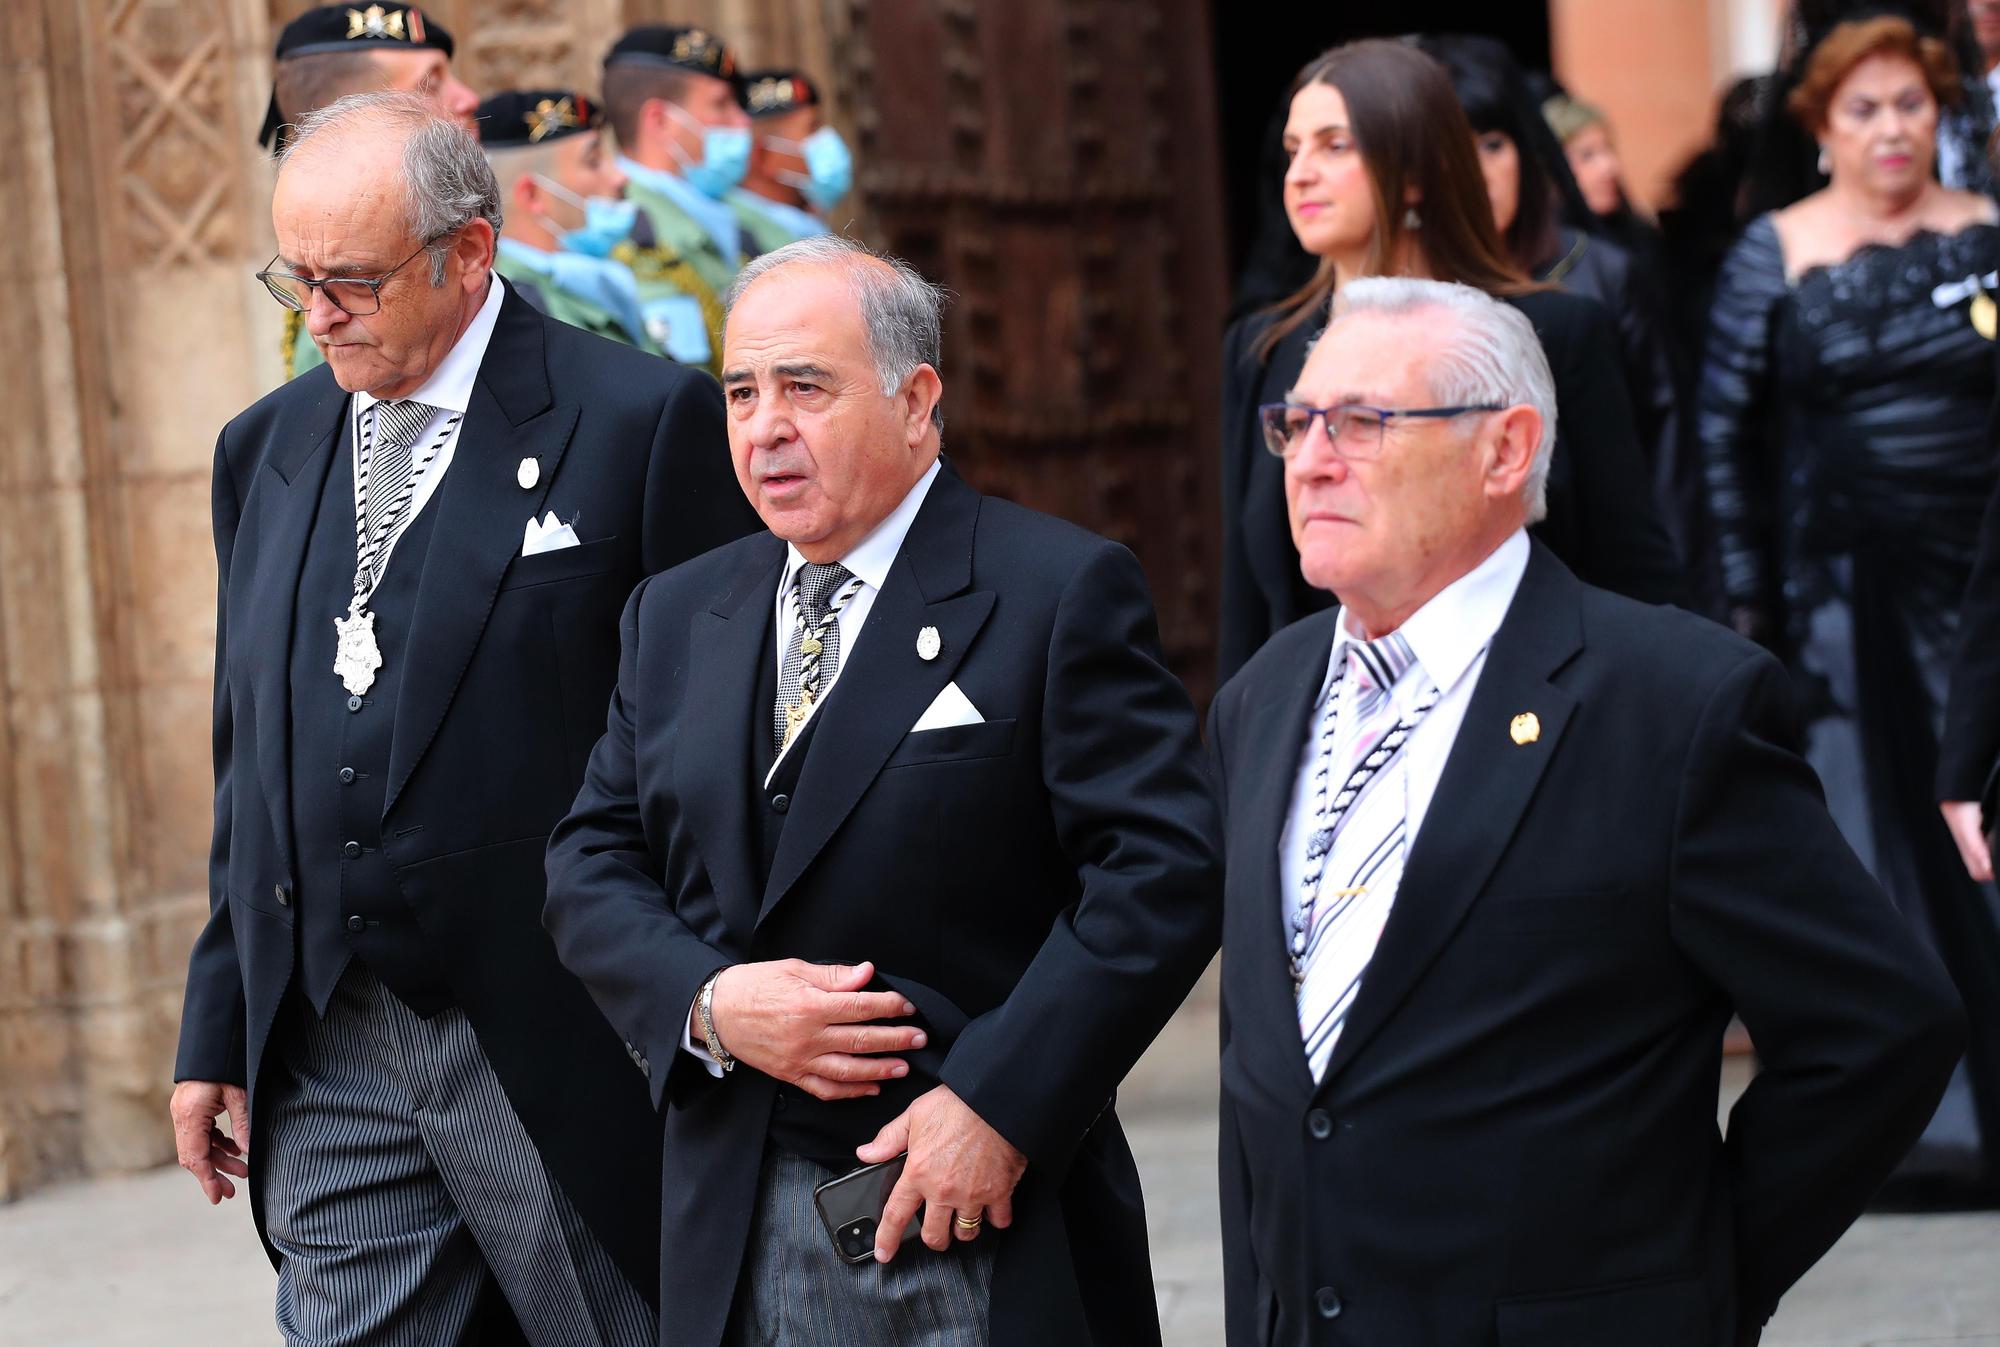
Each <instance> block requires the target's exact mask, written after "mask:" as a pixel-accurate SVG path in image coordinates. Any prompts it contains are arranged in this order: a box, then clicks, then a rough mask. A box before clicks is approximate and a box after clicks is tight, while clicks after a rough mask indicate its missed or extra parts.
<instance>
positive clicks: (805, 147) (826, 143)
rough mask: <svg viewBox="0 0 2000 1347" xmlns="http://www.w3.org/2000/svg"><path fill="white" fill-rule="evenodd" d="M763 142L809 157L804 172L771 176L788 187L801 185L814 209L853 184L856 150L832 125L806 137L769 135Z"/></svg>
mask: <svg viewBox="0 0 2000 1347" xmlns="http://www.w3.org/2000/svg"><path fill="white" fill-rule="evenodd" d="M764 143H765V144H766V145H768V146H770V147H771V148H772V149H774V150H776V151H777V152H778V153H779V154H796V155H797V156H798V157H799V158H801V159H803V160H805V161H806V171H805V172H804V173H776V174H773V175H772V176H773V177H775V178H777V180H778V181H779V182H782V183H784V184H785V185H786V186H787V187H796V188H798V189H799V195H800V196H802V197H804V198H805V199H806V202H807V204H808V205H810V206H811V207H812V208H813V209H814V210H825V209H826V208H827V207H829V206H831V205H832V204H833V203H834V202H836V201H838V200H840V198H842V197H844V196H846V195H847V194H848V192H849V191H850V190H852V188H853V187H854V154H853V152H852V151H851V150H849V149H848V148H847V142H846V141H845V140H843V139H841V136H840V132H838V131H836V130H834V129H833V128H832V127H830V126H822V127H821V128H820V129H819V130H817V131H815V132H813V133H812V134H811V135H809V136H807V137H806V138H805V139H804V140H787V139H786V138H785V137H783V136H766V137H765V138H764Z"/></svg>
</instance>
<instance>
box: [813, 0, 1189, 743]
mask: <svg viewBox="0 0 2000 1347" xmlns="http://www.w3.org/2000/svg"><path fill="white" fill-rule="evenodd" d="M1207 8H1208V7H1207V5H1206V4H1204V3H1202V0H1008V3H1006V4H981V3H975V0H844V4H843V9H842V10H837V11H835V12H834V13H833V14H831V15H830V17H831V18H832V20H833V25H834V29H835V31H834V33H833V50H834V53H835V58H836V62H837V64H838V66H839V67H840V68H839V70H838V75H839V84H840V86H841V93H842V95H843V96H844V102H845V103H846V107H845V109H844V111H845V112H846V113H847V114H848V116H849V117H850V118H851V122H852V125H853V128H854V132H855V135H856V139H857V142H858V143H857V144H856V147H855V154H856V160H857V163H858V166H859V175H858V181H859V185H860V189H861V190H860V192H859V193H858V196H859V198H860V200H861V202H862V208H863V209H864V210H865V212H866V214H865V215H864V216H863V217H862V218H861V219H860V220H858V221H857V224H858V226H859V227H858V228H857V229H855V230H853V231H851V232H857V233H859V234H860V235H861V236H862V237H865V238H868V239H870V240H871V241H872V242H876V243H879V244H880V245H881V246H883V247H886V248H887V249H888V250H889V251H891V252H893V253H896V254H898V255H900V256H902V257H904V258H906V259H908V260H909V261H910V262H911V263H912V264H913V265H915V266H917V267H918V268H919V269H921V270H922V271H923V272H924V274H925V275H927V276H929V277H930V278H931V279H933V280H935V281H938V282H940V283H942V284H944V285H946V286H948V287H949V288H950V289H951V290H952V291H953V292H954V294H955V296H956V298H955V300H954V302H953V304H952V306H951V308H950V310H948V312H947V316H946V322H945V350H944V360H945V369H944V380H945V436H944V439H945V451H946V453H948V454H949V455H950V456H951V458H952V461H953V462H954V463H956V464H957V465H958V466H959V468H960V470H961V471H963V472H964V473H965V474H966V476H967V477H968V478H970V479H971V480H972V481H973V482H974V483H975V484H976V485H978V486H979V487H980V488H981V489H982V490H985V491H989V492H992V493H994V494H997V495H1002V496H1006V497H1009V498H1011V499H1014V500H1017V501H1019V502H1021V503H1022V504H1024V505H1029V506H1032V507H1034V508H1036V509H1040V510H1046V511H1049V512H1051V513H1053V514H1058V515H1062V516H1064V517H1066V518H1069V519H1072V520H1075V521H1076V522H1077V523H1080V524H1083V525H1085V526H1086V527H1088V528H1091V529H1094V530H1096V531H1097V532H1100V533H1103V534H1106V535H1108V536H1109V537H1112V538H1115V539H1117V540H1118V541H1119V542H1122V543H1124V544H1126V545H1127V546H1129V547H1130V548H1132V550H1133V551H1134V552H1136V553H1137V554H1138V556H1139V559H1140V561H1141V562H1142V563H1144V565H1145V568H1146V573H1147V576H1148V578H1149V579H1150V581H1151V583H1152V587H1153V594H1154V599H1155V601H1156V602H1157V604H1158V605H1159V610H1160V620H1161V628H1162V634H1163V636H1164V638H1165V642H1166V649H1167V656H1168V660H1169V662H1170V663H1171V664H1172V665H1173V667H1174V670H1175V671H1176V672H1177V673H1179V674H1180V675H1181V677H1183V678H1184V679H1185V680H1186V681H1187V683H1188V686H1189V688H1190V690H1192V691H1193V692H1194V694H1195V696H1196V698H1197V700H1198V701H1200V702H1202V703H1204V704H1205V703H1206V701H1207V698H1208V695H1209V694H1210V692H1211V691H1212V690H1213V651H1214V630H1215V603H1216V593H1217V588H1218V587H1217V584H1216V579H1215V577H1216V570H1217V566H1218V532H1219V520H1218V516H1219V506H1218V503H1217V499H1218V498H1217V491H1216V479H1217V418H1218V415H1219V413H1218V410H1217V406H1218V398H1219V385H1220V370H1219V361H1220V356H1219V336H1220V331H1221V325H1222V313H1223V308H1224V303H1225V289H1226V286H1225V276H1224V265H1225V264H1224V261H1223V248H1222V233H1221V209H1220V201H1219V197H1220V174H1219V169H1218V166H1217V163H1216V152H1215V127H1214V99H1213V92H1212V77H1211V73H1210V52H1209V39H1208V31H1209V28H1208V14H1207Z"/></svg>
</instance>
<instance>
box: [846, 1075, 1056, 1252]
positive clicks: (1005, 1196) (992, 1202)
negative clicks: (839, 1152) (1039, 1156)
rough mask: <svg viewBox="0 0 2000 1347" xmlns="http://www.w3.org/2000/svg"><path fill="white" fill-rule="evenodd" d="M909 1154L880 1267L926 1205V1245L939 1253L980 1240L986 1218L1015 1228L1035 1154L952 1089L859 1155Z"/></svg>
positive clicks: (883, 1228) (894, 1124)
mask: <svg viewBox="0 0 2000 1347" xmlns="http://www.w3.org/2000/svg"><path fill="white" fill-rule="evenodd" d="M904 1151H908V1152H909V1153H910V1158H909V1160H908V1161H907V1162H906V1163H905V1164H904V1165H903V1177H902V1178H901V1179H899V1180H897V1182H896V1187H895V1191H893V1192H891V1193H890V1194H889V1201H888V1203H887V1205H885V1206H884V1207H883V1208H882V1222H881V1224H880V1225H879V1226H877V1227H876V1230H875V1261H876V1262H878V1263H886V1262H888V1261H889V1260H890V1259H892V1258H894V1257H895V1256H896V1250H897V1248H898V1247H899V1246H900V1245H901V1244H902V1242H903V1230H904V1228H905V1227H906V1226H908V1225H909V1223H910V1218H911V1217H912V1216H914V1215H916V1214H917V1208H918V1207H920V1206H921V1207H922V1208H923V1209H924V1243H926V1244H928V1245H930V1246H931V1248H933V1249H940V1250H941V1249H943V1248H944V1247H945V1246H946V1245H947V1244H948V1243H950V1242H951V1240H952V1238H953V1237H954V1236H956V1237H957V1238H959V1239H962V1240H969V1239H977V1238H978V1237H979V1228H980V1227H979V1222H980V1219H981V1216H982V1215H983V1216H984V1219H985V1220H988V1221H991V1222H993V1224H994V1225H995V1226H997V1227H999V1228H1000V1229H1002V1230H1004V1229H1006V1228H1007V1227H1008V1226H1010V1225H1012V1224H1013V1223H1014V1185H1016V1184H1018V1183H1019V1182H1020V1181H1021V1175H1022V1173H1023V1172H1025V1171H1026V1169H1027V1168H1028V1157H1027V1156H1025V1155H1023V1154H1021V1152H1019V1151H1017V1150H1015V1149H1014V1148H1013V1147H1012V1146H1011V1145H1009V1144H1008V1142H1007V1138H1005V1137H1003V1136H1001V1135H1000V1134H999V1133H998V1132H996V1131H994V1130H993V1129H992V1128H991V1127H988V1126H987V1125H986V1122H985V1120H984V1119H982V1118H981V1117H980V1116H979V1115H978V1114H977V1113H974V1112H973V1111H972V1110H971V1108H969V1107H968V1106H967V1105H966V1103H965V1101H964V1100H962V1099H960V1098H959V1097H958V1096H957V1095H956V1094H953V1093H952V1091H951V1089H950V1087H948V1086H944V1085H940V1086H938V1087H937V1088H936V1089H935V1090H931V1091H929V1092H928V1093H926V1094H924V1095H922V1096H921V1097H919V1098H918V1099H917V1100H916V1101H915V1102H914V1103H912V1104H911V1105H910V1106H909V1107H908V1108H907V1109H905V1110H903V1113H902V1115H901V1116H900V1117H898V1118H896V1119H894V1120H893V1121H891V1122H890V1123H889V1124H888V1126H886V1127H884V1128H883V1129H882V1130H881V1131H880V1132H878V1133H876V1135H875V1139H874V1140H873V1141H871V1142H869V1143H868V1144H867V1145H865V1146H860V1147H857V1148H856V1149H855V1152H854V1153H855V1154H856V1155H858V1156H860V1157H861V1160H862V1163H864V1164H870V1165H873V1164H880V1163H881V1162H882V1161H884V1160H893V1159H895V1158H896V1157H897V1156H898V1155H901V1154H902V1153H903V1152H904ZM960 1218H963V1219H962V1220H961V1219H960ZM966 1221H970V1222H973V1224H971V1225H969V1226H968V1225H966V1224H965V1222H966Z"/></svg>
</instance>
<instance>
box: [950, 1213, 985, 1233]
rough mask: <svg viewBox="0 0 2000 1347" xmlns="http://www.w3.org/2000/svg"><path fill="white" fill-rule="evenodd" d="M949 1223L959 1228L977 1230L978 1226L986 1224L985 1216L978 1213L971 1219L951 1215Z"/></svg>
mask: <svg viewBox="0 0 2000 1347" xmlns="http://www.w3.org/2000/svg"><path fill="white" fill-rule="evenodd" d="M951 1223H952V1224H953V1225H955V1226H957V1227H958V1228H959V1229H960V1230H977V1229H978V1228H979V1227H980V1226H982V1225H984V1224H986V1217H985V1216H984V1215H979V1216H974V1217H973V1218H972V1219H971V1220H967V1219H966V1218H965V1217H963V1216H959V1215H953V1216H952V1218H951Z"/></svg>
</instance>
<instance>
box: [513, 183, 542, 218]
mask: <svg viewBox="0 0 2000 1347" xmlns="http://www.w3.org/2000/svg"><path fill="white" fill-rule="evenodd" d="M542 196H543V192H542V185H541V184H540V183H538V182H536V181H535V175H534V174H532V173H523V174H522V175H521V176H520V177H518V178H516V179H514V185H513V186H512V187H510V188H508V189H507V204H508V205H510V206H512V207H514V208H515V209H516V210H518V211H520V212H521V213H522V214H525V215H539V214H541V211H540V210H539V209H538V208H539V207H540V206H541V204H542Z"/></svg>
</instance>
